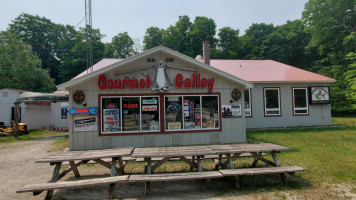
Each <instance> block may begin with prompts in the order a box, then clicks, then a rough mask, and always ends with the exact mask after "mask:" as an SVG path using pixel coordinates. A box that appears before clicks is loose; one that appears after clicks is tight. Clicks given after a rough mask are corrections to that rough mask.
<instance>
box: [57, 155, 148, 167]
mask: <svg viewBox="0 0 356 200" xmlns="http://www.w3.org/2000/svg"><path fill="white" fill-rule="evenodd" d="M100 160H102V161H104V162H106V163H111V158H104V159H100ZM122 160H123V161H132V160H136V158H131V157H122ZM75 161H78V160H75ZM142 161H143V159H142ZM96 163H97V162H95V161H94V160H91V161H89V162H87V164H96ZM64 165H70V164H69V162H68V161H64V162H62V166H64Z"/></svg>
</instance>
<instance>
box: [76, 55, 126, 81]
mask: <svg viewBox="0 0 356 200" xmlns="http://www.w3.org/2000/svg"><path fill="white" fill-rule="evenodd" d="M122 60H123V59H120V58H104V59H102V60H100V61H99V62H97V63H96V64H95V65H93V71H96V70H98V69H101V68H104V67H107V66H109V65H112V64H114V63H116V62H119V61H122ZM87 71H88V72H89V73H90V72H91V70H90V69H89V70H85V71H83V72H82V73H80V74H78V75H77V76H76V77H74V78H73V79H75V78H78V77H81V76H84V75H85V74H87Z"/></svg>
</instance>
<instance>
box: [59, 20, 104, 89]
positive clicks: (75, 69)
mask: <svg viewBox="0 0 356 200" xmlns="http://www.w3.org/2000/svg"><path fill="white" fill-rule="evenodd" d="M88 31H89V27H86V28H80V31H79V32H77V35H76V38H77V39H78V42H77V43H75V45H74V46H73V48H72V49H71V50H70V51H68V52H67V53H66V54H64V55H63V59H62V61H61V66H60V78H61V80H62V81H63V82H65V81H68V80H70V79H71V78H73V77H75V76H76V75H78V74H79V73H81V72H83V71H84V70H86V69H87V51H86V47H87V45H88V44H87V41H86V39H85V35H86V33H87V32H88ZM103 37H104V35H102V34H101V33H100V30H99V29H92V45H93V61H94V63H96V62H98V61H99V60H101V59H102V58H103V57H104V52H105V45H104V43H103V42H101V39H102V38H103Z"/></svg>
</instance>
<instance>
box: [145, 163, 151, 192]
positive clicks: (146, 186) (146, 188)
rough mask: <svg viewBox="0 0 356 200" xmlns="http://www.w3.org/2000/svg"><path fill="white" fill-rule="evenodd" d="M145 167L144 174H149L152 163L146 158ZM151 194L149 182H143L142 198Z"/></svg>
mask: <svg viewBox="0 0 356 200" xmlns="http://www.w3.org/2000/svg"><path fill="white" fill-rule="evenodd" d="M146 161H147V165H146V173H147V174H151V165H152V161H151V158H146ZM150 192H151V183H150V182H145V193H144V196H148V195H149V194H150Z"/></svg>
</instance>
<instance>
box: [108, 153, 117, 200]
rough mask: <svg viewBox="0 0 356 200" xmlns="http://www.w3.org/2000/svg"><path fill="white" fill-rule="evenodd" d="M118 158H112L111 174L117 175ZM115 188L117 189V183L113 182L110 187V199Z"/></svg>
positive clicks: (110, 199)
mask: <svg viewBox="0 0 356 200" xmlns="http://www.w3.org/2000/svg"><path fill="white" fill-rule="evenodd" d="M116 160H117V158H116V157H114V158H112V159H111V174H110V176H115V175H116ZM114 190H115V183H111V184H110V187H109V197H108V199H109V200H112V199H113V196H114Z"/></svg>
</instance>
